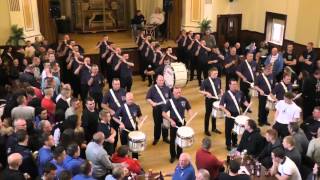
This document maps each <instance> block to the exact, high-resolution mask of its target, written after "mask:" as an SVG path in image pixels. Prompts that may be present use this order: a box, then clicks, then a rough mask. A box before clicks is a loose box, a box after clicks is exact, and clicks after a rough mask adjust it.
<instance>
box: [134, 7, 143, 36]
mask: <svg viewBox="0 0 320 180" xmlns="http://www.w3.org/2000/svg"><path fill="white" fill-rule="evenodd" d="M145 21H146V20H145V19H144V15H143V14H142V12H141V11H140V10H137V11H136V14H135V16H134V17H133V18H132V19H131V25H132V29H133V32H134V34H133V35H134V37H136V36H137V30H142V29H143V26H144V24H145Z"/></svg>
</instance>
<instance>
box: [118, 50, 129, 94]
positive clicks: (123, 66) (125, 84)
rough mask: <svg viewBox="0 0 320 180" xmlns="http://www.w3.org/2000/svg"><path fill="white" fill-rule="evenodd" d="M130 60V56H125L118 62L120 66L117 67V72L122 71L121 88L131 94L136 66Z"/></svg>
mask: <svg viewBox="0 0 320 180" xmlns="http://www.w3.org/2000/svg"><path fill="white" fill-rule="evenodd" d="M128 60H129V54H123V56H121V58H120V61H118V64H117V65H116V66H115V70H116V71H117V70H119V71H120V83H121V88H123V89H125V90H126V91H127V92H130V91H131V86H132V68H133V67H134V64H133V63H132V62H129V61H128Z"/></svg>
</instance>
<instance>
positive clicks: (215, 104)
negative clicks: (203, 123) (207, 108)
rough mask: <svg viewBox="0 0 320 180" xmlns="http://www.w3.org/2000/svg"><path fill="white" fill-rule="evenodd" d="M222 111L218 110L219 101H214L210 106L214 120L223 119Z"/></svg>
mask: <svg viewBox="0 0 320 180" xmlns="http://www.w3.org/2000/svg"><path fill="white" fill-rule="evenodd" d="M223 115H224V114H223V111H222V110H220V101H215V102H213V104H212V116H213V117H215V118H223Z"/></svg>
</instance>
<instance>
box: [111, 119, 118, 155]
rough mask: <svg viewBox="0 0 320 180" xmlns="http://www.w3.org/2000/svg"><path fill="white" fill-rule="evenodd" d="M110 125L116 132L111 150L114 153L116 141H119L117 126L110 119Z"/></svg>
mask: <svg viewBox="0 0 320 180" xmlns="http://www.w3.org/2000/svg"><path fill="white" fill-rule="evenodd" d="M110 125H111V127H112V128H113V129H114V130H115V131H116V136H115V137H114V143H113V149H114V151H115V150H116V148H117V144H118V139H119V124H118V123H116V122H115V121H114V120H113V119H111V122H110Z"/></svg>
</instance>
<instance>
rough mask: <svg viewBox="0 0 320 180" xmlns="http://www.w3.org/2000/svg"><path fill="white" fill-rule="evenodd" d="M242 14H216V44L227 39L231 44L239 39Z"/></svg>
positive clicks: (220, 43)
mask: <svg viewBox="0 0 320 180" xmlns="http://www.w3.org/2000/svg"><path fill="white" fill-rule="evenodd" d="M241 21H242V14H227V15H218V20H217V39H218V40H217V41H218V46H220V47H221V46H222V45H223V43H224V42H226V41H229V42H230V44H231V45H233V44H234V43H236V42H237V41H239V38H240V31H241Z"/></svg>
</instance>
